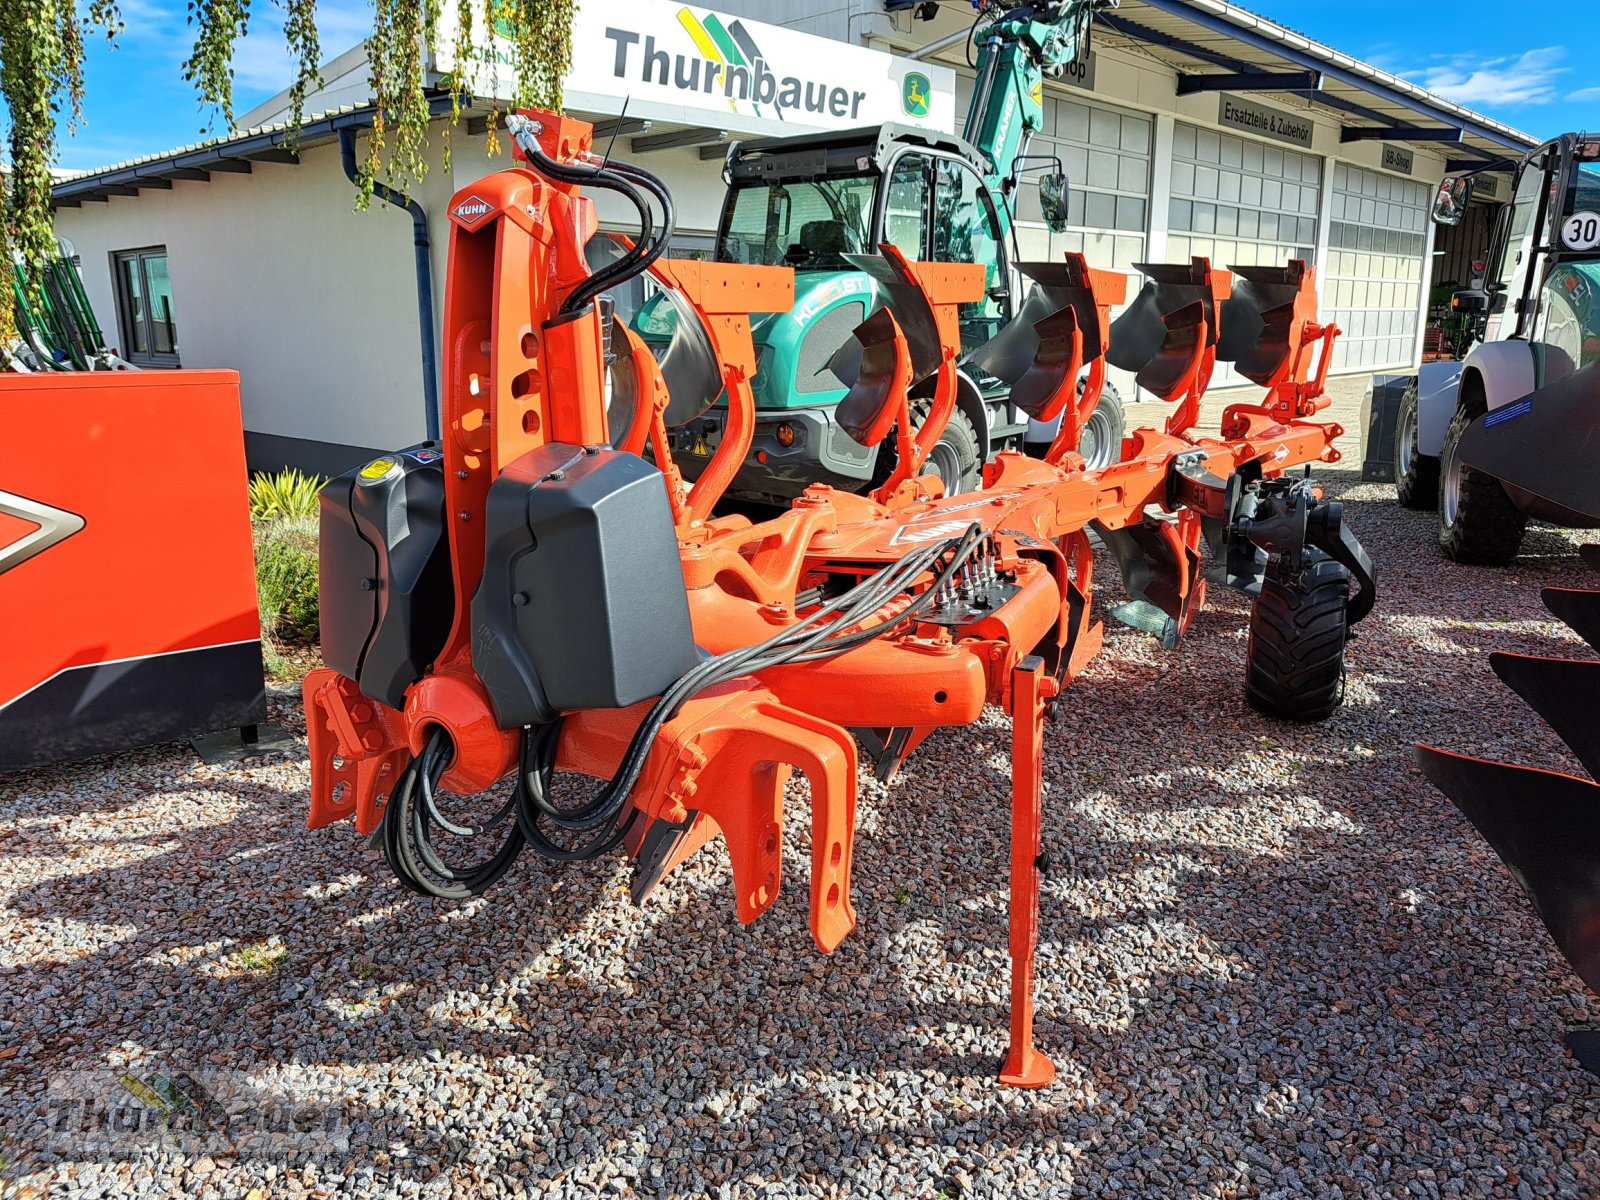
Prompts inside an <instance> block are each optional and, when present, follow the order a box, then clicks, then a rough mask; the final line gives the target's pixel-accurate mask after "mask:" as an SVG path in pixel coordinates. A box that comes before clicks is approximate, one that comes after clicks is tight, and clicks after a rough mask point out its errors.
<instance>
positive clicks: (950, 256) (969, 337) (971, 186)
mask: <svg viewBox="0 0 1600 1200" xmlns="http://www.w3.org/2000/svg"><path fill="white" fill-rule="evenodd" d="M935 174H936V175H937V179H936V181H935V184H934V190H933V212H934V216H933V257H934V259H935V261H939V262H968V263H978V264H980V265H981V266H982V267H983V268H984V288H985V292H984V298H983V299H982V300H979V301H978V302H977V303H975V304H964V305H962V306H961V349H962V351H963V352H970V351H972V350H974V349H976V348H977V347H978V346H980V345H982V344H983V343H984V342H986V341H988V340H989V339H990V338H991V337H993V336H994V335H995V334H996V333H997V332H998V331H999V329H1000V326H1001V325H1002V324H1004V322H1005V308H1004V305H1003V303H1002V301H1001V300H1000V299H998V298H996V296H995V295H994V293H995V292H996V290H997V289H999V288H1000V286H1001V285H1002V283H1003V282H1004V278H1005V263H1004V260H1003V257H1002V255H1003V252H1002V249H1001V245H1002V243H1001V238H1000V222H999V220H998V219H997V218H996V216H995V212H994V207H993V205H992V204H991V203H990V200H989V193H988V190H987V189H986V188H985V187H984V186H983V181H982V180H980V179H979V178H978V175H977V172H975V171H973V169H972V168H971V167H969V166H967V165H966V164H965V163H963V162H958V161H957V160H955V159H948V158H945V159H939V160H937V167H936V171H935Z"/></svg>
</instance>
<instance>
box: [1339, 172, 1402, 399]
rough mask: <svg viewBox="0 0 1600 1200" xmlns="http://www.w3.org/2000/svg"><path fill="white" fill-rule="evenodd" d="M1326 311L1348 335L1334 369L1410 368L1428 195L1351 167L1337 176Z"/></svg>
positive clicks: (1341, 342)
mask: <svg viewBox="0 0 1600 1200" xmlns="http://www.w3.org/2000/svg"><path fill="white" fill-rule="evenodd" d="M1332 207H1333V211H1332V212H1331V213H1330V214H1329V217H1330V221H1329V225H1328V270H1327V278H1326V280H1325V281H1324V283H1323V288H1322V295H1323V305H1324V308H1325V309H1326V310H1327V313H1328V319H1329V320H1331V321H1333V322H1334V323H1335V324H1337V325H1338V326H1339V328H1340V329H1341V330H1343V331H1344V332H1343V335H1342V336H1341V337H1340V339H1339V341H1338V343H1337V344H1336V345H1335V347H1334V353H1333V365H1334V369H1335V370H1338V369H1340V368H1351V369H1355V368H1378V367H1403V366H1410V365H1411V363H1412V361H1413V359H1414V357H1415V355H1416V349H1417V314H1418V311H1419V309H1420V308H1421V304H1422V279H1423V275H1424V271H1423V265H1424V263H1425V261H1426V258H1425V256H1426V252H1427V246H1428V239H1427V227H1428V188H1427V187H1426V186H1425V185H1423V184H1421V183H1418V182H1416V181H1415V180H1412V179H1401V178H1399V177H1397V176H1394V175H1385V174H1382V173H1381V172H1378V171H1368V170H1366V169H1364V168H1362V167H1353V166H1350V165H1349V164H1347V163H1336V164H1334V168H1333V201H1332Z"/></svg>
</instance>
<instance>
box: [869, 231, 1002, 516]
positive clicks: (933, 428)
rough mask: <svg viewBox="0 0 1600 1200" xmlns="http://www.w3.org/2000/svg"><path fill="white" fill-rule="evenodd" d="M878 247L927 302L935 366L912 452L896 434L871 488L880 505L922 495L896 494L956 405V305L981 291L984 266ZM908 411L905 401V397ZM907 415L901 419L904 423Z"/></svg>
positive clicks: (916, 492) (958, 349) (958, 332)
mask: <svg viewBox="0 0 1600 1200" xmlns="http://www.w3.org/2000/svg"><path fill="white" fill-rule="evenodd" d="M878 249H879V250H880V251H881V252H882V254H883V256H884V258H886V259H888V260H889V262H890V264H891V265H892V266H893V268H894V270H895V271H896V273H897V274H899V275H900V276H901V278H903V279H905V280H906V281H907V282H908V283H910V284H912V285H914V286H915V287H916V288H917V289H918V290H920V291H921V292H922V295H923V297H924V298H925V299H926V300H927V303H928V307H929V308H930V309H932V310H933V323H934V327H935V329H936V330H937V331H938V335H939V366H938V368H937V373H936V378H935V382H934V388H933V399H932V401H931V403H930V405H929V408H928V415H927V417H926V418H925V419H924V420H923V422H922V424H921V425H920V426H918V428H917V432H916V435H915V437H914V438H912V439H910V450H911V453H910V454H909V455H907V454H906V453H905V449H906V441H907V439H906V438H904V437H902V436H898V435H897V437H896V439H895V445H896V447H897V449H899V451H900V455H899V461H898V462H896V463H895V468H894V471H893V472H892V473H891V474H890V476H889V478H888V479H887V480H885V481H884V483H883V486H882V487H880V488H879V489H878V490H877V491H875V492H874V493H873V498H874V499H875V500H877V501H878V502H879V503H880V504H887V503H889V502H890V501H891V500H897V501H899V502H902V503H915V502H916V501H918V500H922V499H927V498H928V497H927V496H926V495H924V494H923V492H922V491H921V490H920V489H907V490H906V492H905V494H904V495H897V493H900V492H901V490H902V487H903V485H904V484H906V483H908V482H909V481H911V480H914V479H916V478H917V477H918V476H919V475H921V473H922V467H923V464H924V463H926V462H927V461H928V455H929V454H931V453H932V452H933V448H934V446H936V445H938V443H939V439H940V438H941V437H943V436H944V431H945V427H946V426H948V425H949V424H950V417H951V415H952V414H953V413H954V412H955V410H956V388H957V382H956V360H957V359H958V358H959V357H960V356H961V306H962V305H963V304H975V303H977V302H979V301H980V300H982V299H983V296H984V280H985V274H984V268H983V267H982V266H981V265H980V264H978V263H944V262H910V261H909V260H907V258H906V257H905V255H904V254H902V253H901V252H900V251H899V249H897V248H896V247H895V246H894V245H892V244H891V243H888V242H885V243H884V244H883V245H881V246H879V247H878ZM905 411H906V413H907V414H908V415H909V412H910V400H909V398H908V399H907V402H906V409H905ZM909 423H910V422H909V419H907V420H905V421H903V422H902V424H903V425H909Z"/></svg>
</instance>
